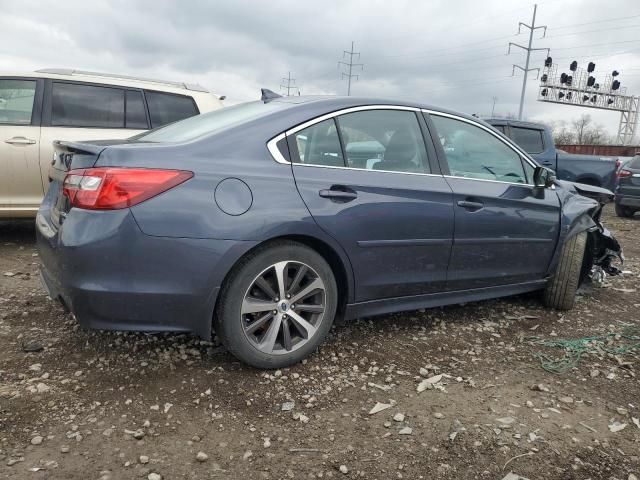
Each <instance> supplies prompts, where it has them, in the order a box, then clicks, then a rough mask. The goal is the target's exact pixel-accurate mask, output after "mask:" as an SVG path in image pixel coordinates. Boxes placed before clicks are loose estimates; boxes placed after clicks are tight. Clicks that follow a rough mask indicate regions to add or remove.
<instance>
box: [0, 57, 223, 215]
mask: <svg viewBox="0 0 640 480" xmlns="http://www.w3.org/2000/svg"><path fill="white" fill-rule="evenodd" d="M222 100H224V97H220V96H217V95H214V94H211V93H210V92H209V91H208V90H206V89H204V88H202V87H200V86H198V85H189V84H186V83H177V82H165V81H160V80H149V79H144V78H135V77H128V76H119V75H112V74H104V73H95V72H85V71H79V70H65V69H45V70H38V71H36V72H32V73H6V74H2V73H0V218H3V217H4V218H10V217H13V218H15V217H35V215H36V212H37V210H38V206H39V205H40V202H41V200H42V197H43V196H44V192H45V191H46V189H47V186H48V183H49V167H50V165H51V159H52V157H53V147H52V142H53V141H54V140H78V141H82V140H96V139H117V138H127V137H131V136H133V135H136V134H138V133H140V132H143V131H145V130H148V129H150V128H157V127H160V126H162V125H166V124H167V123H171V122H175V121H177V120H182V119H183V118H187V117H191V116H193V115H198V114H199V113H205V112H209V111H212V110H216V109H219V108H222V106H223V105H222Z"/></svg>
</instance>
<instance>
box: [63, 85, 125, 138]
mask: <svg viewBox="0 0 640 480" xmlns="http://www.w3.org/2000/svg"><path fill="white" fill-rule="evenodd" d="M51 103H52V105H51V125H53V126H60V127H95V128H124V90H122V89H120V88H110V87H96V86H93V85H79V84H73V83H59V82H54V83H53V91H52V94H51Z"/></svg>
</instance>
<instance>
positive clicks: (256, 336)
mask: <svg viewBox="0 0 640 480" xmlns="http://www.w3.org/2000/svg"><path fill="white" fill-rule="evenodd" d="M299 272H301V273H299ZM298 276H299V277H300V278H298ZM281 285H282V287H281ZM305 291H309V292H311V293H306V294H305ZM282 292H284V296H283V298H280V297H281V296H282ZM276 299H277V300H276ZM337 305H338V289H337V286H336V281H335V277H334V275H333V271H332V270H331V267H330V266H329V264H328V263H327V262H326V260H325V259H324V258H323V257H322V256H321V255H320V254H318V253H317V252H316V251H314V250H312V249H310V248H308V247H306V246H305V245H302V244H299V243H296V242H292V241H279V242H276V243H272V244H270V245H268V246H267V247H265V248H262V249H259V250H257V251H255V252H252V253H250V254H249V255H247V256H246V257H245V258H243V259H242V260H240V262H239V264H238V265H237V266H236V267H234V270H233V272H232V273H231V275H230V277H229V278H228V279H227V281H226V282H225V284H224V286H223V288H222V290H221V292H220V298H219V301H218V307H217V309H216V314H215V317H214V330H215V332H216V334H217V335H218V338H219V339H220V341H221V342H222V343H223V345H224V346H225V347H226V348H227V349H228V350H229V351H230V352H231V353H232V354H233V355H234V356H235V357H236V358H238V359H239V360H241V361H243V362H245V363H247V364H249V365H251V366H254V367H256V368H282V367H287V366H290V365H293V364H295V363H298V362H300V361H301V360H302V359H303V358H305V357H307V356H309V355H310V354H311V353H312V352H314V351H315V350H316V348H317V347H318V345H320V343H321V342H322V341H323V340H324V338H325V337H326V336H327V334H328V332H329V330H330V328H331V325H332V323H333V320H334V317H335V314H336V309H337Z"/></svg>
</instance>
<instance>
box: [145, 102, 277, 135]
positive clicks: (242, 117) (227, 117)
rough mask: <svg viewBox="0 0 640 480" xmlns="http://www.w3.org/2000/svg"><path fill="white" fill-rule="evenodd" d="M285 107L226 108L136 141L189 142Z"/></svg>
mask: <svg viewBox="0 0 640 480" xmlns="http://www.w3.org/2000/svg"><path fill="white" fill-rule="evenodd" d="M282 107H283V105H282V104H281V103H277V102H270V103H266V104H265V103H263V102H249V103H241V104H239V105H234V106H232V107H224V108H221V109H219V110H214V111H213V112H209V113H203V114H202V115H196V116H195V117H191V118H187V119H185V120H181V121H179V122H175V123H172V124H170V125H167V126H165V127H162V128H158V129H156V130H152V131H150V132H147V133H143V134H141V135H138V136H136V137H133V139H135V140H141V141H143V142H187V141H189V140H193V139H194V138H197V137H201V136H203V135H208V134H210V133H213V132H217V131H219V130H223V129H225V128H229V127H231V126H234V125H238V124H241V123H244V122H248V121H250V120H254V119H256V118H259V117H262V116H265V115H268V114H270V113H272V112H274V111H276V110H278V109H280V108H282Z"/></svg>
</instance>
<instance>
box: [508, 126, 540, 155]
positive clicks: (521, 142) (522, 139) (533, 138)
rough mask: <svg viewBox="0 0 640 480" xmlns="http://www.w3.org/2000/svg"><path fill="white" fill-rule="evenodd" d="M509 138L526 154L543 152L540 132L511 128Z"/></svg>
mask: <svg viewBox="0 0 640 480" xmlns="http://www.w3.org/2000/svg"><path fill="white" fill-rule="evenodd" d="M511 137H512V140H513V141H514V142H516V143H517V144H518V146H519V147H520V148H522V149H523V150H524V151H525V152H527V153H542V152H544V142H543V141H542V130H536V129H534V128H522V127H511Z"/></svg>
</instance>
